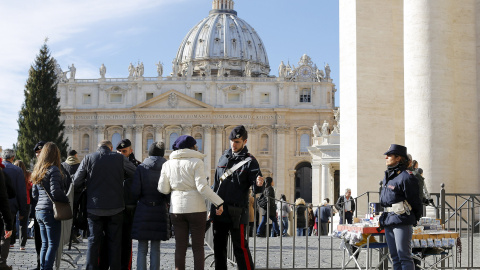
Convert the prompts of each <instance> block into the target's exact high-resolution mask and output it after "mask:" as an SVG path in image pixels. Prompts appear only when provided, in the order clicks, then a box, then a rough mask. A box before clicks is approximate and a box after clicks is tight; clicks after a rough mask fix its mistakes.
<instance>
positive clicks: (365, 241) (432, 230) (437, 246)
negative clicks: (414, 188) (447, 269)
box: [333, 218, 459, 269]
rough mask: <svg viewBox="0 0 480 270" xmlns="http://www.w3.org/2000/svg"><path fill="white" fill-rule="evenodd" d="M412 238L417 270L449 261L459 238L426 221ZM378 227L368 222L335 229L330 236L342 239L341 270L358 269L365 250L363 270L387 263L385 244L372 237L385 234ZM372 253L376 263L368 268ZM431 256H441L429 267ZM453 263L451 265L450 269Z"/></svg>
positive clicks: (387, 254) (429, 220) (433, 267)
mask: <svg viewBox="0 0 480 270" xmlns="http://www.w3.org/2000/svg"><path fill="white" fill-rule="evenodd" d="M419 224H421V225H418V226H416V227H414V234H413V235H412V248H413V250H412V253H413V258H414V259H415V260H417V262H418V261H420V265H419V268H420V269H437V267H438V266H439V264H440V263H441V262H442V261H445V260H447V259H450V258H453V252H450V250H451V249H452V248H453V247H454V246H455V245H456V241H457V238H458V237H459V234H458V233H457V232H449V231H445V230H443V227H442V226H441V225H440V223H439V221H437V220H434V219H429V218H422V220H421V221H420V222H419ZM377 229H378V224H376V223H375V222H371V221H366V220H363V222H362V223H356V224H349V225H338V226H337V230H336V231H335V232H334V233H333V236H335V237H338V238H342V239H344V243H343V244H342V248H343V250H344V259H343V263H342V269H345V267H346V266H347V265H348V263H349V262H350V261H354V262H355V264H356V266H357V268H358V269H361V267H360V265H359V263H358V261H357V258H358V255H359V253H360V251H361V250H362V249H365V250H366V260H365V261H366V264H365V265H366V267H365V269H376V268H378V267H379V266H380V265H381V264H382V263H383V262H384V261H385V260H390V263H391V259H390V256H389V253H388V251H387V252H386V253H385V252H383V251H384V250H387V249H386V248H387V245H386V243H378V242H376V239H375V238H374V236H384V234H385V231H384V230H381V231H378V230H377ZM372 250H378V251H379V252H380V253H379V254H380V256H379V257H380V259H379V263H378V264H377V265H376V266H375V267H372V253H373V252H372ZM345 253H347V254H348V261H347V262H345ZM432 255H443V257H442V258H441V259H440V260H435V261H434V263H433V264H432V263H429V262H427V261H426V260H425V259H426V258H427V257H428V256H432ZM454 265H455V263H453V266H454Z"/></svg>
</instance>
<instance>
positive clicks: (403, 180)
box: [380, 166, 423, 226]
mask: <svg viewBox="0 0 480 270" xmlns="http://www.w3.org/2000/svg"><path fill="white" fill-rule="evenodd" d="M417 181H418V180H417V179H416V177H415V176H414V175H413V174H412V172H411V171H407V170H405V169H404V168H402V167H401V166H396V167H394V168H391V169H388V170H387V171H385V178H384V179H383V184H382V185H383V186H382V192H381V194H380V204H381V205H382V206H383V207H391V206H392V204H394V203H398V202H402V201H404V200H407V202H408V203H409V204H410V206H411V207H412V210H411V211H410V214H408V213H403V214H401V215H397V214H395V213H392V212H384V213H383V214H382V216H381V217H380V225H381V226H390V225H399V224H402V225H415V224H416V223H417V221H418V220H419V219H420V217H421V215H422V207H423V206H422V202H421V201H420V196H419V194H418V182H417Z"/></svg>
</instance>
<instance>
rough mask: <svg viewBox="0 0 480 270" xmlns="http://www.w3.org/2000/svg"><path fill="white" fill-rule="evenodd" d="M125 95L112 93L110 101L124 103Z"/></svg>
mask: <svg viewBox="0 0 480 270" xmlns="http://www.w3.org/2000/svg"><path fill="white" fill-rule="evenodd" d="M122 101H123V95H122V94H110V103H122Z"/></svg>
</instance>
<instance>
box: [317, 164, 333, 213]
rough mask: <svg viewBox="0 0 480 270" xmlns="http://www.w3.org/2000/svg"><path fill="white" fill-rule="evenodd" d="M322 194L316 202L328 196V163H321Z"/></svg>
mask: <svg viewBox="0 0 480 270" xmlns="http://www.w3.org/2000/svg"><path fill="white" fill-rule="evenodd" d="M321 190H322V196H321V197H320V198H319V200H318V202H317V204H319V203H320V202H321V201H322V200H323V199H325V198H328V197H329V195H328V194H329V191H330V164H329V163H322V189H321Z"/></svg>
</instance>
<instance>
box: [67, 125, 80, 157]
mask: <svg viewBox="0 0 480 270" xmlns="http://www.w3.org/2000/svg"><path fill="white" fill-rule="evenodd" d="M74 130H75V125H65V136H66V137H67V143H68V145H69V146H70V148H71V149H76V150H77V151H78V150H80V148H78V147H75V145H74V143H73V131H74Z"/></svg>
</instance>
